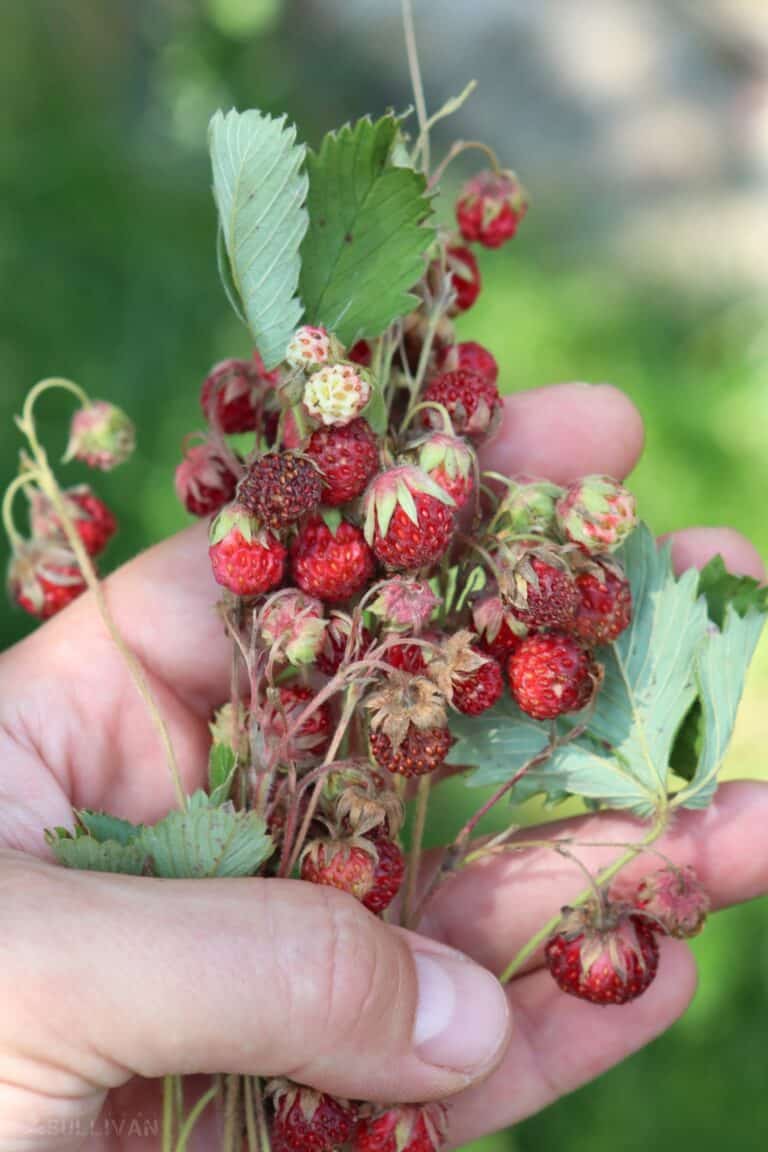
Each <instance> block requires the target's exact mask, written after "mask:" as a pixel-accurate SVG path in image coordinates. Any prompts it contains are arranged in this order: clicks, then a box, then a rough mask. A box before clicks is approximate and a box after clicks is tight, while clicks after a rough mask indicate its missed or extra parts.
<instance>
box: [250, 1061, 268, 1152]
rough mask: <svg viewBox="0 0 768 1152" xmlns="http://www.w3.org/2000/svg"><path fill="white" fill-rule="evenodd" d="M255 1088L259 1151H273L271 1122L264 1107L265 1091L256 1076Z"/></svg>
mask: <svg viewBox="0 0 768 1152" xmlns="http://www.w3.org/2000/svg"><path fill="white" fill-rule="evenodd" d="M253 1088H254V1092H253V1098H254V1103H255V1105H256V1121H257V1123H258V1132H259V1144H260V1147H259V1152H272V1141H271V1139H270V1135H269V1124H268V1123H267V1111H266V1108H265V1107H264V1093H263V1091H262V1088H261V1081H260V1080H257V1079H256V1078H255V1077H254V1080H253Z"/></svg>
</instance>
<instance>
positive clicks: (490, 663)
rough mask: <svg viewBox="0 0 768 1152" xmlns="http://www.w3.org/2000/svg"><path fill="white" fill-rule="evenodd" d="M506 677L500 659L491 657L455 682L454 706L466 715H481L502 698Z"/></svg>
mask: <svg viewBox="0 0 768 1152" xmlns="http://www.w3.org/2000/svg"><path fill="white" fill-rule="evenodd" d="M503 692H504V677H503V675H502V672H501V665H500V664H499V663H498V661H496V660H494V659H493V658H492V657H489V658H488V659H487V660H486V661H485V663H484V664H481V665H480V667H479V668H476V669H475V671H474V672H470V673H468V674H467V675H465V676H462V677H461V678H457V679H456V680H454V683H453V700H452V703H453V706H454V708H458V710H459V712H463V713H464V715H465V716H479V715H480V713H481V712H485V711H486V710H487V709H488V708H493V706H494V704H495V703H496V702H497V700H499V699H500V698H501V695H502V693H503Z"/></svg>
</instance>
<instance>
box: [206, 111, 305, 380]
mask: <svg viewBox="0 0 768 1152" xmlns="http://www.w3.org/2000/svg"><path fill="white" fill-rule="evenodd" d="M208 135H209V143H210V151H211V163H212V166H213V192H214V197H215V200H216V206H217V208H218V211H219V225H220V229H221V240H222V242H223V245H224V247H225V249H226V253H227V256H228V258H229V266H230V272H231V285H232V288H233V289H234V291H235V292H236V293H237V295H238V296H239V298H240V301H241V303H242V309H243V312H244V314H245V317H246V320H247V322H248V327H249V328H250V331H251V335H252V336H253V340H254V343H255V344H256V346H257V348H258V350H259V352H260V353H261V356H262V358H263V360H264V363H265V364H266V366H267V368H274V367H275V366H276V365H277V364H279V363H280V361H281V360H282V359H283V357H284V356H285V349H286V347H287V344H288V341H289V340H290V338H291V336H292V335H293V332H294V330H295V328H296V326H297V325H298V323H299V320H300V319H301V314H302V308H301V302H300V300H299V299H298V297H297V295H296V289H297V286H298V282H299V273H300V269H301V259H300V256H299V249H300V247H301V242H302V240H303V238H304V234H305V232H306V230H307V224H308V216H307V211H306V208H305V200H306V196H307V176H306V173H305V172H304V170H303V168H304V156H305V149H304V147H303V146H302V145H299V144H297V143H296V130H295V128H293V127H292V126H291V125H288V124H286V121H285V117H281V118H280V119H277V120H275V119H273V118H272V117H270V116H265V115H264V114H263V113H261V112H257V111H255V110H251V111H248V112H237V111H235V110H234V109H233V110H231V111H230V112H227V113H226V115H225V114H224V113H222V112H217V113H216V115H215V116H214V117H213V119H212V120H211V124H210V128H209V133H208Z"/></svg>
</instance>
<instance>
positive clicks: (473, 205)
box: [456, 171, 528, 248]
mask: <svg viewBox="0 0 768 1152" xmlns="http://www.w3.org/2000/svg"><path fill="white" fill-rule="evenodd" d="M527 211H528V201H527V199H526V195H525V191H524V189H523V187H522V185H521V184H520V181H519V180H518V179H517V177H516V176H515V174H514V172H508V171H507V172H490V171H488V172H480V173H478V175H477V176H474V177H473V178H472V179H471V180H468V181H467V183H466V184H465V185H464V187H463V188H462V190H461V192H460V194H459V198H458V200H457V201H456V220H457V223H458V225H459V231H460V232H461V235H462V236H463V237H464V239H465V240H466V241H467V242H468V243H470V244H482V245H483V247H484V248H500V247H501V245H502V244H504V243H505V242H506V241H507V240H510V239H511V238H512V237H513V236H514V235H515V233H516V232H517V229H518V226H519V224H520V222H521V220H522V219H523V217H524V216H525V214H526V212H527Z"/></svg>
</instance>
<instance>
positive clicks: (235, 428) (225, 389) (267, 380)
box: [200, 352, 278, 435]
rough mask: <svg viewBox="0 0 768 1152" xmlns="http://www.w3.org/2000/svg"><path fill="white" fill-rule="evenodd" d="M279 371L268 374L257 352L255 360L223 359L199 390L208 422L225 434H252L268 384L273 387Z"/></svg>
mask: <svg viewBox="0 0 768 1152" xmlns="http://www.w3.org/2000/svg"><path fill="white" fill-rule="evenodd" d="M277 378H278V374H277V373H276V372H269V373H268V372H266V371H265V369H264V363H263V361H262V359H261V357H260V356H259V354H258V352H255V353H254V356H253V359H252V360H236V359H230V360H222V361H221V363H220V364H216V365H214V367H213V368H212V369H211V371H210V373H209V374H208V376H206V378H205V380H204V381H203V385H202V388H201V390H200V407H201V408H202V410H203V415H204V416H205V418H206V420H208V422H209V423H210V424H212V425H213V426H214V427H216V428H218V429H219V430H220V431H221V432H224V433H225V434H226V435H230V434H234V433H237V432H253V431H254V429H255V428H257V427H258V424H259V409H260V401H261V399H262V396H263V393H264V388H265V385H274V384H275V382H276V381H277Z"/></svg>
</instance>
